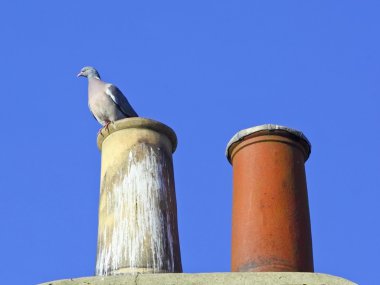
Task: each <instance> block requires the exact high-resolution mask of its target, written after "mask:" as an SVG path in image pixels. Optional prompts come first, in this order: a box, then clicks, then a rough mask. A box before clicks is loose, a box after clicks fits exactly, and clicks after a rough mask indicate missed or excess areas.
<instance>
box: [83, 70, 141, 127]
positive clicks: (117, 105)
mask: <svg viewBox="0 0 380 285" xmlns="http://www.w3.org/2000/svg"><path fill="white" fill-rule="evenodd" d="M79 76H84V77H87V79H88V107H89V108H90V111H91V113H92V114H93V115H94V117H95V119H96V120H97V121H98V122H99V123H100V124H101V125H102V126H108V124H109V123H111V122H114V121H117V120H121V119H124V118H129V117H138V115H137V113H136V112H135V110H133V108H132V106H131V105H130V104H129V102H128V100H127V98H125V96H124V95H123V93H122V92H121V91H120V90H119V88H117V87H116V86H115V85H113V84H110V83H106V82H104V81H102V80H101V79H100V76H99V73H98V72H97V71H96V69H95V68H93V67H91V66H86V67H83V68H82V69H81V71H80V72H79V74H78V77H79Z"/></svg>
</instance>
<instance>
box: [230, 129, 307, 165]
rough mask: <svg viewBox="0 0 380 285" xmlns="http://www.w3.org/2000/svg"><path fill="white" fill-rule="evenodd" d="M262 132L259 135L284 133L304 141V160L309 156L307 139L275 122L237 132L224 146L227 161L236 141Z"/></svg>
mask: <svg viewBox="0 0 380 285" xmlns="http://www.w3.org/2000/svg"><path fill="white" fill-rule="evenodd" d="M259 132H262V134H258V136H259V135H277V136H284V135H285V134H286V133H288V134H290V136H292V137H293V138H294V139H295V140H296V141H299V140H301V141H304V143H305V146H306V157H305V161H306V160H307V159H308V158H309V156H310V153H311V143H310V141H309V140H308V139H307V137H306V136H305V135H304V134H303V133H302V132H301V131H298V130H296V129H292V128H289V127H286V126H281V125H276V124H264V125H260V126H254V127H251V128H248V129H243V130H241V131H239V132H237V133H236V134H235V135H234V136H233V137H232V138H231V139H230V141H229V142H228V144H227V147H226V152H225V155H226V157H227V159H228V161H229V162H230V163H231V164H232V161H231V150H232V148H231V147H232V146H233V145H234V144H236V143H238V142H241V141H243V140H244V139H245V138H246V137H247V136H251V135H252V134H255V133H259Z"/></svg>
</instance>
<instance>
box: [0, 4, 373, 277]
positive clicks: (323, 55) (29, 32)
mask: <svg viewBox="0 0 380 285" xmlns="http://www.w3.org/2000/svg"><path fill="white" fill-rule="evenodd" d="M379 15H380V2H379V1H349V0H345V1H89V0H81V1H38V0H37V1H17V0H13V1H4V3H2V4H1V9H0V35H1V45H0V69H1V77H0V78H1V79H0V82H1V91H0V93H1V106H2V111H1V112H0V118H1V122H2V126H1V128H2V134H3V137H2V139H1V150H2V155H1V164H0V183H1V199H0V203H1V206H0V214H1V219H0V227H1V229H2V233H1V235H0V243H1V261H0V273H1V274H0V278H1V282H0V283H2V284H35V283H39V282H43V281H49V280H56V279H62V278H70V277H80V276H90V275H92V274H93V273H94V268H95V254H96V239H97V212H98V198H99V174H100V154H99V152H98V149H97V147H96V133H97V131H98V128H99V125H98V123H97V122H96V121H95V120H94V119H93V117H92V116H91V114H90V112H89V110H88V108H87V82H86V80H84V79H83V78H81V79H77V78H76V74H77V73H78V71H79V70H80V69H81V67H83V66H84V65H93V66H95V67H96V68H97V69H98V70H99V72H100V74H101V76H102V77H103V79H104V80H106V81H109V82H113V83H115V84H116V85H117V86H119V88H120V89H121V90H122V91H123V92H124V93H125V94H126V95H127V97H128V99H129V101H130V102H131V104H132V105H133V106H134V108H135V109H136V111H137V112H138V113H139V114H140V115H141V116H144V117H148V118H153V119H156V120H159V121H161V122H164V123H166V124H167V125H169V126H171V127H172V128H173V129H174V130H175V131H176V133H177V135H178V139H179V146H178V149H177V151H176V153H175V155H174V166H175V179H176V190H177V200H178V214H179V229H180V242H181V250H182V262H183V267H184V271H185V272H218V271H229V263H230V231H231V230H230V229H231V197H232V173H231V170H232V169H231V166H230V165H229V163H228V162H227V160H226V158H225V156H224V150H225V146H226V144H227V142H228V140H229V139H230V138H231V137H232V136H233V135H234V134H235V133H236V132H237V131H239V130H241V129H244V128H248V127H251V126H254V125H260V124H264V123H275V124H282V125H286V126H289V127H293V128H296V129H299V130H301V131H303V132H304V133H305V135H306V136H307V137H308V138H309V140H310V141H311V143H312V145H313V149H312V154H311V156H310V159H309V161H308V162H307V163H306V171H307V180H308V189H309V199H310V208H311V220H312V232H313V243H314V256H315V270H316V271H317V272H322V273H329V274H334V275H338V276H343V277H346V278H348V279H351V280H353V281H356V282H360V283H361V284H376V283H378V281H377V282H376V278H378V271H379V270H378V266H379V261H378V260H379V259H378V257H379V255H380V242H379V241H380V222H379V219H380V215H379V208H380V207H379V200H380V191H379V190H380V127H379V121H380V115H379V106H380V99H379V98H380V55H379V51H380V39H379V30H380V17H379Z"/></svg>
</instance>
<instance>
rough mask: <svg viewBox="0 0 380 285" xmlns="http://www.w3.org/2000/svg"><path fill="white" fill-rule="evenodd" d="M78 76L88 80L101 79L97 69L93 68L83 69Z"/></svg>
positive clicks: (86, 67)
mask: <svg viewBox="0 0 380 285" xmlns="http://www.w3.org/2000/svg"><path fill="white" fill-rule="evenodd" d="M77 76H78V77H80V76H83V77H87V78H92V77H96V78H98V79H100V76H99V73H98V72H97V71H96V69H95V68H93V67H91V66H85V67H83V68H82V69H81V71H80V72H79V73H78V75H77Z"/></svg>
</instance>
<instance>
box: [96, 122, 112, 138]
mask: <svg viewBox="0 0 380 285" xmlns="http://www.w3.org/2000/svg"><path fill="white" fill-rule="evenodd" d="M111 123H112V122H107V124H105V125H104V127H103V128H101V129H100V130H99V131H98V135H99V134H100V135H101V136H102V137H104V135H103V132H102V131H103V130H104V129H105V130H107V132H109V131H110V129H109V125H110V124H111Z"/></svg>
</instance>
